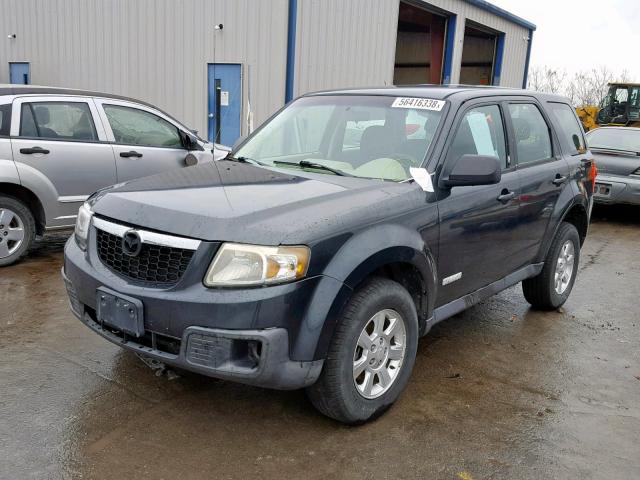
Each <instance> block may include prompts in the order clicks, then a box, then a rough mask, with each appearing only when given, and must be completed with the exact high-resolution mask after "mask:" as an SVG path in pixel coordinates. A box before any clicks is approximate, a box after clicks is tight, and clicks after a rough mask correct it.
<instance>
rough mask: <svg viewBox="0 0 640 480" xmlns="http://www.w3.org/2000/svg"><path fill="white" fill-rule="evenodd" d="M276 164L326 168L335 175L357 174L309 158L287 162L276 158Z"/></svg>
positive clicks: (348, 175) (347, 175) (349, 175)
mask: <svg viewBox="0 0 640 480" xmlns="http://www.w3.org/2000/svg"><path fill="white" fill-rule="evenodd" d="M273 164H274V165H291V166H294V167H301V168H317V169H318V170H326V171H327V172H331V173H333V174H335V175H340V176H341V177H355V175H351V174H350V173H347V172H344V171H342V170H338V169H337V168H331V167H327V166H326V165H323V164H321V163H316V162H310V161H309V160H300V161H299V162H285V161H283V160H274V161H273Z"/></svg>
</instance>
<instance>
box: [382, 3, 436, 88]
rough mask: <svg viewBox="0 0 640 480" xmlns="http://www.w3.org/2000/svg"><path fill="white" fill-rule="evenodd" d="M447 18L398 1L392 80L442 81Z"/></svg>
mask: <svg viewBox="0 0 640 480" xmlns="http://www.w3.org/2000/svg"><path fill="white" fill-rule="evenodd" d="M446 25H447V17H446V16H444V15H439V14H437V13H434V12H432V11H430V10H426V9H424V8H420V7H417V6H415V5H413V4H410V3H406V2H400V11H399V14H398V36H397V40H396V59H395V68H394V73H393V83H394V84H396V85H407V84H417V83H442V63H443V56H444V42H445V31H446Z"/></svg>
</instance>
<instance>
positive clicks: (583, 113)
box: [576, 83, 640, 130]
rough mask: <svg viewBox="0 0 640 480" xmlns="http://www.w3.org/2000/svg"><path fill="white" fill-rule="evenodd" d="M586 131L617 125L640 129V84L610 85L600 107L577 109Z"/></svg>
mask: <svg viewBox="0 0 640 480" xmlns="http://www.w3.org/2000/svg"><path fill="white" fill-rule="evenodd" d="M576 112H577V113H578V117H580V120H581V121H582V125H584V129H585V130H591V129H592V128H596V127H599V126H605V125H617V126H623V127H640V83H610V84H609V91H608V92H607V95H606V96H605V97H604V98H603V99H602V101H601V102H600V106H599V107H596V106H593V105H587V106H583V107H578V108H576Z"/></svg>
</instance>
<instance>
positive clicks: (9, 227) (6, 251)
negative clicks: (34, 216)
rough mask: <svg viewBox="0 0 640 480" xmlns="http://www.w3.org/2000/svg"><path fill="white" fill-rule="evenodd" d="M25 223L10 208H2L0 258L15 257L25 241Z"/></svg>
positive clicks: (0, 214) (0, 212)
mask: <svg viewBox="0 0 640 480" xmlns="http://www.w3.org/2000/svg"><path fill="white" fill-rule="evenodd" d="M24 235H25V232H24V223H23V222H22V219H21V218H20V217H19V216H18V214H17V213H15V212H14V211H12V210H9V209H8V208H0V258H6V257H8V256H10V255H13V254H14V253H15V252H16V251H17V250H18V249H19V248H20V246H21V245H22V242H23V241H24Z"/></svg>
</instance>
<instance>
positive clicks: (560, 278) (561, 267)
mask: <svg viewBox="0 0 640 480" xmlns="http://www.w3.org/2000/svg"><path fill="white" fill-rule="evenodd" d="M575 257H576V256H575V247H574V246H573V242H572V241H571V240H567V241H566V242H564V244H563V245H562V248H561V249H560V254H559V255H558V260H557V262H556V271H555V275H554V289H555V291H556V293H557V294H558V295H562V294H563V293H564V292H565V290H566V289H567V287H568V286H569V283H570V282H571V276H572V275H573V267H574V264H575Z"/></svg>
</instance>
